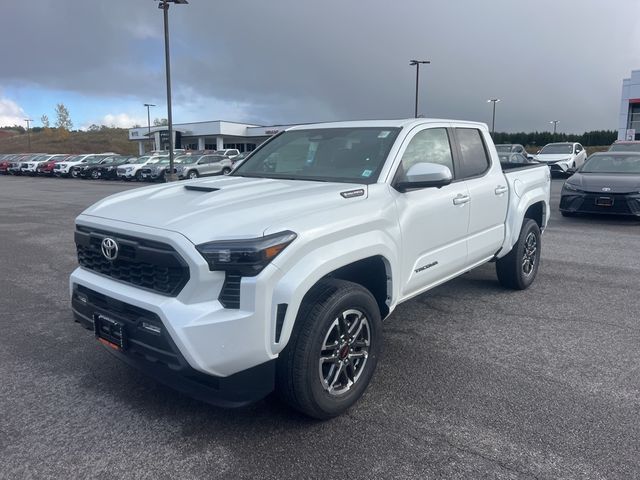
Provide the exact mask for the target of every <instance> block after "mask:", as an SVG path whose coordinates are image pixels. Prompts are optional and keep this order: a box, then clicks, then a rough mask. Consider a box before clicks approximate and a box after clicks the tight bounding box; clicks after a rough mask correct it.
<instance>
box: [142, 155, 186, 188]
mask: <svg viewBox="0 0 640 480" xmlns="http://www.w3.org/2000/svg"><path fill="white" fill-rule="evenodd" d="M184 158H190V157H189V156H188V155H181V156H179V157H176V158H174V159H173V163H174V167H173V169H174V171H175V170H177V168H178V166H179V165H180V164H181V163H182V159H184ZM168 173H169V157H163V158H162V159H160V160H159V161H158V162H156V163H150V164H147V165H145V166H144V167H143V168H141V169H140V175H141V177H142V180H144V181H146V182H164V181H165V180H166V175H167V174H168Z"/></svg>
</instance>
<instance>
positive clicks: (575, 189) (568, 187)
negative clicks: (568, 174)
mask: <svg viewBox="0 0 640 480" xmlns="http://www.w3.org/2000/svg"><path fill="white" fill-rule="evenodd" d="M562 188H564V189H565V190H570V191H572V192H581V191H582V190H580V189H579V188H578V187H576V186H575V185H572V184H570V183H569V182H564V186H563V187H562Z"/></svg>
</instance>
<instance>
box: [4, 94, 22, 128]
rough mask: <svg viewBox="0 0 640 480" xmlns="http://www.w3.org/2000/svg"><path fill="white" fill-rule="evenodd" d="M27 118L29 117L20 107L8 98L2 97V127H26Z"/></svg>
mask: <svg viewBox="0 0 640 480" xmlns="http://www.w3.org/2000/svg"><path fill="white" fill-rule="evenodd" d="M25 118H28V117H27V116H26V114H25V113H24V110H23V109H22V107H20V105H18V104H17V103H16V102H14V101H13V100H10V99H8V98H4V97H0V127H12V126H14V125H24V124H25V122H24V120H25Z"/></svg>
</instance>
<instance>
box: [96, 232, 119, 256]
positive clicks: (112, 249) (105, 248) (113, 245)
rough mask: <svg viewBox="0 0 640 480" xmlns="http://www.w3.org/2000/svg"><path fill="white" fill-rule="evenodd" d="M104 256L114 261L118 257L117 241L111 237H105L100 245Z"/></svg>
mask: <svg viewBox="0 0 640 480" xmlns="http://www.w3.org/2000/svg"><path fill="white" fill-rule="evenodd" d="M100 249H101V250H102V255H104V258H106V259H107V260H110V261H114V260H115V259H116V258H117V257H118V243H117V242H116V241H115V240H114V239H113V238H109V237H107V238H105V239H103V240H102V244H101V246H100Z"/></svg>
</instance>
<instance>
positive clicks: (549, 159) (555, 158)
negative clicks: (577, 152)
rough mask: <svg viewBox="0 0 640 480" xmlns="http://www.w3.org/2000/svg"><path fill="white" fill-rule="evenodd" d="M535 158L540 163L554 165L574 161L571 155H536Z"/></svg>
mask: <svg viewBox="0 0 640 480" xmlns="http://www.w3.org/2000/svg"><path fill="white" fill-rule="evenodd" d="M534 158H535V159H536V160H538V161H539V162H545V163H553V162H560V161H562V160H572V159H573V155H571V154H570V153H562V154H559V155H535V156H534Z"/></svg>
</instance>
